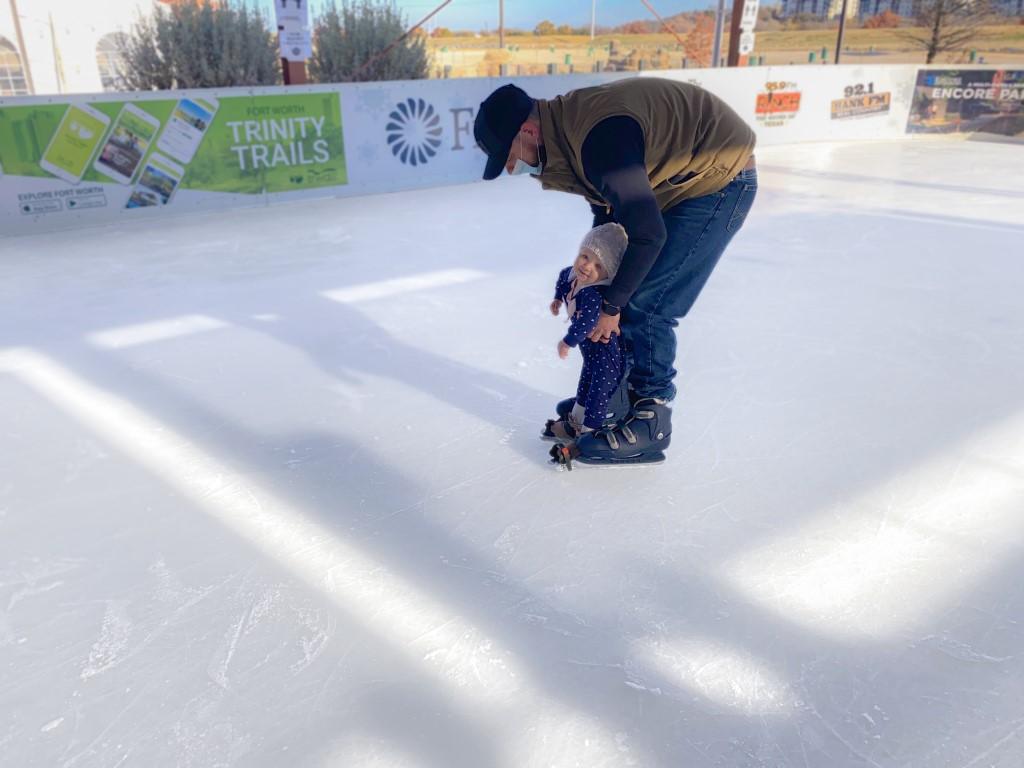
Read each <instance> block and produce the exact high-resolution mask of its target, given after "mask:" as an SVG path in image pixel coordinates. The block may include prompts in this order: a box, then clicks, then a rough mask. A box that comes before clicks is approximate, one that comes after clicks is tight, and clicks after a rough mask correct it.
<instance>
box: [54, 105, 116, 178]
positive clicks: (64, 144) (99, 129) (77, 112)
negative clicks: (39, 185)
mask: <svg viewBox="0 0 1024 768" xmlns="http://www.w3.org/2000/svg"><path fill="white" fill-rule="evenodd" d="M108 125H110V118H109V117H107V116H106V115H104V114H103V113H102V112H100V111H98V110H95V109H93V108H92V107H90V106H89V105H87V104H72V105H70V106H69V107H68V109H67V111H66V112H65V113H64V117H63V118H61V121H60V125H58V126H57V132H56V133H54V134H53V138H52V139H50V144H49V145H48V146H47V147H46V151H45V152H43V157H42V159H41V160H40V161H39V167H40V168H42V169H43V170H44V171H48V172H49V173H52V174H53V175H54V176H56V177H57V178H58V179H64V181H69V182H71V183H72V184H77V183H78V182H80V181H81V180H82V175H83V174H84V173H85V171H86V169H87V168H88V167H89V162H90V161H91V160H92V158H93V155H95V154H96V150H97V149H98V148H99V146H100V142H101V141H103V135H104V134H105V133H106V131H107V126H108Z"/></svg>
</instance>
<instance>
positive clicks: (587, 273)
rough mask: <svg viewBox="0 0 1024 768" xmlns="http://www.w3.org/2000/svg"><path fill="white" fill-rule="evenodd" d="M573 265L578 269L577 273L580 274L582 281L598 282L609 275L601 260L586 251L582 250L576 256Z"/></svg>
mask: <svg viewBox="0 0 1024 768" xmlns="http://www.w3.org/2000/svg"><path fill="white" fill-rule="evenodd" d="M572 266H573V269H575V270H576V274H577V275H579V278H580V282H581V283H588V284H589V283H596V282H597V281H598V280H604V279H605V277H606V276H607V275H608V273H607V272H605V269H604V267H603V266H601V262H600V261H598V260H597V259H596V258H594V257H593V256H591V255H590V254H589V253H587V252H586V251H580V255H579V256H577V257H576V262H575V263H574V264H573V265H572Z"/></svg>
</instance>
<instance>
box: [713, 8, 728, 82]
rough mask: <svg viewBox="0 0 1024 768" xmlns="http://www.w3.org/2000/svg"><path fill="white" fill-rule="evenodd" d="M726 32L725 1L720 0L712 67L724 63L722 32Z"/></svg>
mask: <svg viewBox="0 0 1024 768" xmlns="http://www.w3.org/2000/svg"><path fill="white" fill-rule="evenodd" d="M724 30H725V0H718V13H716V14H715V47H714V51H713V52H712V54H711V66H712V67H717V66H720V65H721V63H722V32H723V31H724Z"/></svg>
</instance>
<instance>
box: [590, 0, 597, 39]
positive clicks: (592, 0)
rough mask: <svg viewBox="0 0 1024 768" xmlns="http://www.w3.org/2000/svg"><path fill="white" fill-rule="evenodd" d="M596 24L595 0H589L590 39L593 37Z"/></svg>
mask: <svg viewBox="0 0 1024 768" xmlns="http://www.w3.org/2000/svg"><path fill="white" fill-rule="evenodd" d="M596 26H597V0H590V39H591V40H593V39H594V28H595V27H596Z"/></svg>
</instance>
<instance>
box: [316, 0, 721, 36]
mask: <svg viewBox="0 0 1024 768" xmlns="http://www.w3.org/2000/svg"><path fill="white" fill-rule="evenodd" d="M442 1H443V0H437V1H436V2H435V1H434V0H395V3H396V5H397V6H398V7H399V8H401V9H402V10H403V11H405V15H406V18H407V19H408V21H409V23H410V24H412V23H414V22H417V21H419V20H420V19H422V18H423V17H424V16H426V15H427V14H428V13H430V11H432V10H433V9H434V8H436V7H437V6H438V5H440V3H441V2H442ZM650 3H651V5H653V6H654V8H655V10H657V11H658V13H659V14H661V15H662V16H671V15H672V14H674V13H679V12H681V11H693V10H702V9H705V8H711V7H713V6H714V5H715V0H650ZM322 4H323V2H322V0H312V9H313V13H314V14H315V13H316V12H317V11H318V10H319V8H320V7H321V6H322ZM339 4H340V0H339ZM653 18H654V17H653V16H651V15H650V12H649V11H648V10H647V9H646V8H645V7H644V4H643V3H642V2H640V0H597V23H598V24H603V25H605V26H615V25H616V24H622V23H623V22H626V21H632V20H634V19H653ZM543 19H549V20H550V21H553V22H554V23H555V24H572V25H573V26H584V25H589V24H590V0H505V26H506V27H518V28H520V29H533V28H534V27H535V26H537V22H539V21H541V20H543ZM434 20H436V22H437V24H438V25H440V26H444V27H450V28H452V29H473V30H481V29H484V28H485V27H486V28H488V29H492V30H493V29H496V28H497V26H498V0H452V2H451V4H450V5H448V7H446V8H445V9H444V10H443V11H441V12H440V13H439V14H438V15H437V16H435V17H434ZM431 23H433V21H432V22H431Z"/></svg>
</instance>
